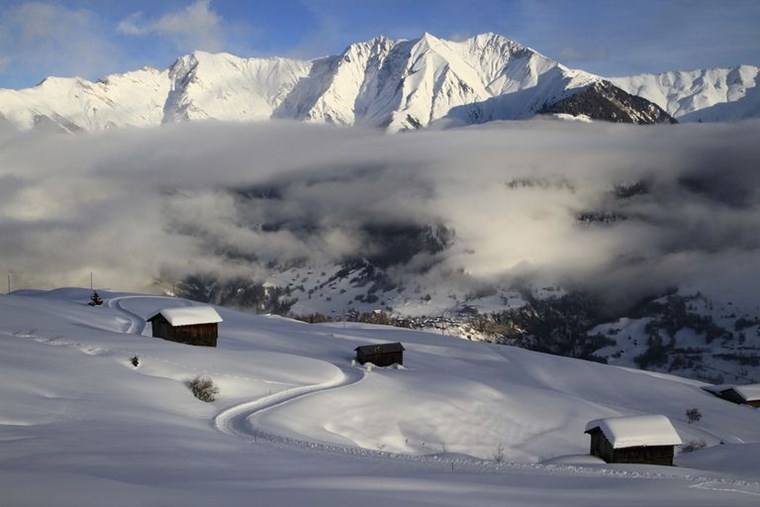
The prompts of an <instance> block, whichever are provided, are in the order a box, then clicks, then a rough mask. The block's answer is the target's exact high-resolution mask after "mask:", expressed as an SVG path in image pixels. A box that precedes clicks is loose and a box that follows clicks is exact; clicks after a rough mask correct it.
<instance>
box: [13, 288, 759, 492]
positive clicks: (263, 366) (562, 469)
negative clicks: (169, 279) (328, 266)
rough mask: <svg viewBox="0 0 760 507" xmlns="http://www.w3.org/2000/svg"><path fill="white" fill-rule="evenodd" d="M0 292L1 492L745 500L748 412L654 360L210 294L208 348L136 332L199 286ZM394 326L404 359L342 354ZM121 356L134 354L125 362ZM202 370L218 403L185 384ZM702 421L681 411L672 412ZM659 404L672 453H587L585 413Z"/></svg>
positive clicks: (389, 337) (753, 486)
mask: <svg viewBox="0 0 760 507" xmlns="http://www.w3.org/2000/svg"><path fill="white" fill-rule="evenodd" d="M99 292H100V294H101V296H103V298H104V299H105V304H104V305H103V306H102V307H91V306H88V305H87V301H88V298H89V296H90V294H91V293H90V291H87V290H83V289H61V290H55V291H50V292H41V291H21V292H17V293H14V294H12V295H8V296H0V350H1V351H2V353H1V354H0V377H1V378H2V385H3V389H2V391H1V392H0V407H2V410H1V411H0V441H1V442H2V446H3V452H2V454H1V455H0V500H2V505H3V506H9V507H15V506H21V505H24V506H44V505H50V504H52V503H55V504H56V505H65V506H68V505H72V506H73V505H77V506H80V507H81V506H87V505H103V504H105V503H107V504H108V505H178V504H182V505H189V506H194V505H209V504H214V505H241V504H243V503H250V501H251V499H255V500H256V504H257V505H302V504H307V503H308V504H309V505H316V506H319V505H346V504H349V503H354V502H356V501H358V500H357V499H360V500H361V503H362V505H370V506H375V505H377V506H380V505H383V506H384V505H388V504H401V505H431V504H433V505H475V506H479V505H482V506H485V505H504V504H509V505H564V506H573V505H584V506H589V505H608V504H609V499H610V497H611V496H614V498H615V504H616V505H640V503H641V502H642V501H644V502H650V503H652V504H653V505H676V504H677V505H686V504H688V505H705V506H707V505H709V506H714V505H726V506H729V505H755V504H756V502H757V498H758V495H760V475H759V474H758V470H760V466H759V465H760V462H759V461H758V452H757V451H758V448H760V430H759V429H758V428H760V426H758V424H757V423H758V417H759V416H760V412H758V411H757V410H755V409H751V408H746V407H741V406H737V405H734V404H732V403H729V402H726V401H723V400H720V399H718V398H716V397H714V396H712V395H711V394H709V393H707V392H705V391H704V390H702V389H701V388H700V386H701V384H700V383H699V382H695V381H688V380H684V379H680V378H677V377H670V376H667V375H654V374H648V373H645V372H641V371H635V370H629V369H621V368H616V367H611V366H605V365H599V364H595V363H589V362H584V361H580V360H575V359H568V358H561V357H557V356H548V355H543V354H539V353H535V352H529V351H525V350H521V349H516V348H512V347H506V346H496V345H490V344H482V343H472V342H467V341H463V340H458V339H454V338H449V337H441V336H437V335H431V334H425V333H419V332H413V331H403V330H399V329H396V328H386V327H371V326H359V325H356V324H342V323H341V324H332V325H307V324H303V323H299V322H293V321H289V320H286V319H282V318H280V317H266V316H253V315H250V314H243V313H238V312H234V311H230V310H227V309H224V308H218V309H217V310H218V311H219V314H220V315H221V316H222V318H223V319H224V321H223V322H222V323H221V324H220V336H219V346H218V348H204V347H192V346H187V345H182V344H177V343H172V342H167V341H163V340H159V339H156V338H151V337H150V326H149V325H147V324H146V322H145V320H144V319H145V317H147V316H149V315H151V314H152V313H154V312H156V311H157V310H159V309H161V308H166V307H186V306H189V305H193V304H195V303H193V302H191V301H187V300H182V299H176V298H166V297H157V296H140V295H134V294H118V293H112V292H108V291H99ZM386 341H401V342H402V343H403V344H404V347H405V348H406V353H405V358H404V366H403V367H399V368H369V367H360V366H356V365H354V364H352V361H351V360H352V357H353V349H354V348H355V347H356V346H358V345H364V344H372V343H380V342H386ZM132 358H136V360H137V361H136V362H137V366H134V365H133V362H132ZM196 375H206V376H209V377H210V378H211V379H212V380H213V381H214V382H215V383H216V385H217V386H218V387H219V389H220V392H219V395H218V398H217V400H216V401H214V402H212V403H203V402H201V401H198V400H196V399H195V398H193V397H192V395H191V394H190V392H189V391H188V390H187V388H186V387H185V386H184V385H183V382H184V381H186V380H188V379H190V378H192V377H194V376H196ZM690 408H697V409H698V410H699V411H700V413H701V414H702V416H703V417H702V419H701V420H700V421H698V422H696V423H693V424H690V423H689V422H688V418H687V416H686V410H687V409H690ZM649 413H656V414H663V415H665V416H667V417H668V418H669V419H670V420H671V421H672V422H673V424H674V426H675V429H676V431H677V432H678V434H679V436H680V438H681V439H682V440H684V441H685V442H689V441H698V442H699V441H703V442H704V443H705V444H706V445H707V448H706V449H703V450H701V451H696V452H692V453H688V454H685V453H684V454H680V455H678V456H677V458H676V461H677V463H678V464H679V465H680V466H678V467H673V468H671V467H657V466H648V465H607V464H604V463H601V462H599V461H597V460H595V459H592V458H590V457H589V456H587V454H588V445H589V443H588V436H587V435H584V434H583V431H584V427H585V424H586V423H587V422H588V421H589V420H592V419H595V418H599V417H609V416H617V415H629V414H630V415H635V414H649Z"/></svg>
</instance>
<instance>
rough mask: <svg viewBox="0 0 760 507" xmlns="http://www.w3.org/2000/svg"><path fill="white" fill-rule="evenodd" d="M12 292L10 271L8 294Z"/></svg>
mask: <svg viewBox="0 0 760 507" xmlns="http://www.w3.org/2000/svg"><path fill="white" fill-rule="evenodd" d="M10 293H11V274H10V273H8V294H10Z"/></svg>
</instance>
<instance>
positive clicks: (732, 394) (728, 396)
mask: <svg viewBox="0 0 760 507" xmlns="http://www.w3.org/2000/svg"><path fill="white" fill-rule="evenodd" d="M718 396H719V397H721V398H723V399H724V400H728V401H731V402H733V403H738V404H739V405H741V404H743V403H745V401H744V398H742V397H741V396H739V393H737V392H736V391H734V390H733V389H727V390H725V391H723V392H721V393H720V394H718Z"/></svg>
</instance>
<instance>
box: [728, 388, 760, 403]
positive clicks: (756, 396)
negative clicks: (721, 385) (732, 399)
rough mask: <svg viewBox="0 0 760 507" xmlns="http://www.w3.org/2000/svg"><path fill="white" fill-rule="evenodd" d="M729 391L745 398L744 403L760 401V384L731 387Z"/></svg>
mask: <svg viewBox="0 0 760 507" xmlns="http://www.w3.org/2000/svg"><path fill="white" fill-rule="evenodd" d="M727 389H733V390H734V391H735V392H736V394H738V395H739V396H741V397H742V398H744V401H757V400H760V384H747V385H743V386H730V387H728V388H727Z"/></svg>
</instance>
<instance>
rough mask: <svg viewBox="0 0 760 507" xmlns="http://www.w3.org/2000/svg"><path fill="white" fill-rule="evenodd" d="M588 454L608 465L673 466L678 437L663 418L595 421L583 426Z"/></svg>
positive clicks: (679, 440)
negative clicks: (588, 436) (586, 438)
mask: <svg viewBox="0 0 760 507" xmlns="http://www.w3.org/2000/svg"><path fill="white" fill-rule="evenodd" d="M585 432H586V433H588V434H589V435H591V455H592V456H597V457H599V458H602V459H603V460H604V461H606V462H607V463H641V464H649V465H673V456H674V455H675V446H676V445H680V444H681V443H682V442H681V438H680V437H679V436H678V433H676V430H675V428H673V425H672V424H671V423H670V419H668V418H667V417H665V416H664V415H637V416H626V417H608V418H606V419H595V420H593V421H589V423H588V424H586V431H585Z"/></svg>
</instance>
